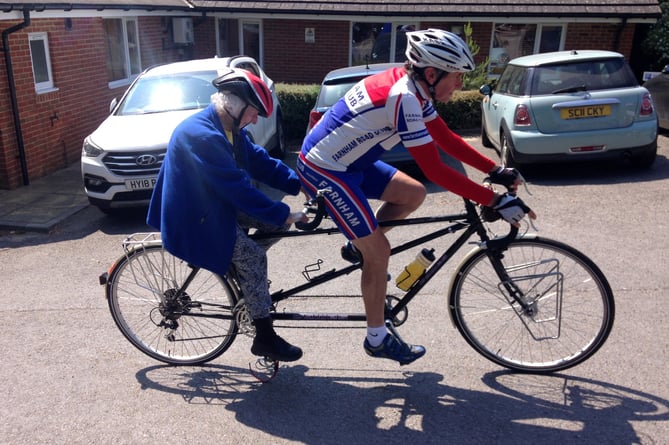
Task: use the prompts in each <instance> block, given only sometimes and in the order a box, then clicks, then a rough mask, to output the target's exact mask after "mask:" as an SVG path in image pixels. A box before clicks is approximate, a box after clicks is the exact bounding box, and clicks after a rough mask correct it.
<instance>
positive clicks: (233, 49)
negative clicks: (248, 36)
mask: <svg viewBox="0 0 669 445" xmlns="http://www.w3.org/2000/svg"><path fill="white" fill-rule="evenodd" d="M237 23H238V22H237V20H235V19H220V20H219V21H218V55H219V56H221V57H230V56H234V55H237V54H239V37H238V33H237V30H238V26H237Z"/></svg>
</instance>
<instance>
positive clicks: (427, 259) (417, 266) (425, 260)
mask: <svg viewBox="0 0 669 445" xmlns="http://www.w3.org/2000/svg"><path fill="white" fill-rule="evenodd" d="M432 261H434V249H423V250H421V251H420V253H419V254H418V255H416V259H415V260H413V261H412V262H411V263H409V264H408V265H407V266H406V267H405V268H404V270H403V271H402V273H400V274H399V276H398V277H397V279H396V280H395V285H396V286H397V287H399V288H400V289H402V290H403V291H405V292H406V291H408V290H409V289H410V288H411V286H413V285H414V283H415V282H416V281H418V279H419V278H420V277H422V276H423V274H424V273H425V269H427V268H428V267H429V266H430V264H432Z"/></svg>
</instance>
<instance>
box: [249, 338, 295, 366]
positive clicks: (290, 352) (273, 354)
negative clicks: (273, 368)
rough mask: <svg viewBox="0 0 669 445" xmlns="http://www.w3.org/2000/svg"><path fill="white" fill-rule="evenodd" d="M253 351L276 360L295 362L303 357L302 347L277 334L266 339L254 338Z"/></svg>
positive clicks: (255, 353)
mask: <svg viewBox="0 0 669 445" xmlns="http://www.w3.org/2000/svg"><path fill="white" fill-rule="evenodd" d="M251 353H253V355H258V356H261V357H267V358H269V359H271V360H274V361H276V362H294V361H295V360H299V359H300V358H302V349H300V348H298V347H297V346H293V345H291V344H290V343H288V342H287V341H286V340H284V339H283V338H281V337H279V336H278V335H276V334H274V336H273V337H270V338H265V339H260V338H258V337H256V338H254V339H253V346H251Z"/></svg>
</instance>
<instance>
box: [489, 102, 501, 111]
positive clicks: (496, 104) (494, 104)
mask: <svg viewBox="0 0 669 445" xmlns="http://www.w3.org/2000/svg"><path fill="white" fill-rule="evenodd" d="M490 105H492V107H493V108H494V109H495V110H496V109H497V106H498V105H499V104H498V103H497V102H494V103H491V104H490Z"/></svg>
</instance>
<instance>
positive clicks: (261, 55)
mask: <svg viewBox="0 0 669 445" xmlns="http://www.w3.org/2000/svg"><path fill="white" fill-rule="evenodd" d="M244 25H258V57H255V56H254V55H253V54H246V51H245V50H244V48H245V47H246V41H245V40H244ZM237 32H238V33H239V54H244V55H247V56H251V57H253V58H254V59H256V62H258V65H260V67H262V66H263V59H264V58H265V57H264V52H265V51H264V48H263V46H264V45H263V29H262V20H252V19H239V26H238V28H237Z"/></svg>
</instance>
